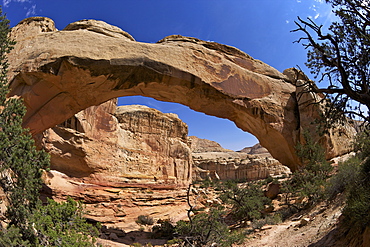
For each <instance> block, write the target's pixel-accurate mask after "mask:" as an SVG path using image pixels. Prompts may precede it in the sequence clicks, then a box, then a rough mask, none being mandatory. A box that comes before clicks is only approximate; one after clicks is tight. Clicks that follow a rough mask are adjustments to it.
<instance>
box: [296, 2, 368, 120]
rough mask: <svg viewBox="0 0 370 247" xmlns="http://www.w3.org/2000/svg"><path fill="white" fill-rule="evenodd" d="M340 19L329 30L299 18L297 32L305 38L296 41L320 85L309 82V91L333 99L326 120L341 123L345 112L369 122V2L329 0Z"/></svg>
mask: <svg viewBox="0 0 370 247" xmlns="http://www.w3.org/2000/svg"><path fill="white" fill-rule="evenodd" d="M326 2H327V3H329V4H330V5H331V6H332V8H333V12H334V14H335V15H336V16H337V21H334V22H333V23H332V24H331V25H330V27H329V29H328V31H327V32H326V31H324V27H323V25H318V24H316V23H315V22H314V21H313V20H312V19H310V18H308V19H307V20H304V19H302V18H300V17H298V21H296V22H295V23H296V25H297V27H298V28H297V29H296V30H293V32H297V31H302V32H303V33H304V36H303V37H301V38H300V39H299V40H298V41H297V42H298V43H299V42H301V43H303V45H304V47H305V48H306V49H308V53H307V57H308V60H307V63H306V65H307V67H308V68H309V69H310V70H311V73H313V74H314V75H315V78H316V79H319V82H322V81H326V82H327V83H328V85H327V86H324V87H321V88H319V87H317V86H316V85H314V83H312V82H309V84H310V85H309V86H310V87H309V88H310V91H314V92H316V93H323V94H325V95H326V96H327V98H329V99H330V102H331V104H328V108H327V109H328V110H327V112H326V113H327V114H326V118H327V120H329V123H330V122H333V121H330V120H338V118H340V117H341V116H343V113H344V114H346V115H347V116H350V117H358V118H360V119H362V120H364V121H365V122H367V123H369V122H370V116H369V110H370V1H369V0H326Z"/></svg>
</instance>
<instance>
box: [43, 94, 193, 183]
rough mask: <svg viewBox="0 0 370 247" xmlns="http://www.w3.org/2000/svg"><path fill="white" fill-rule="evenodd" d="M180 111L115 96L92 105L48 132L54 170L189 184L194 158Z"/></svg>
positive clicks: (118, 180) (110, 178)
mask: <svg viewBox="0 0 370 247" xmlns="http://www.w3.org/2000/svg"><path fill="white" fill-rule="evenodd" d="M187 132H188V129H187V125H186V124H185V123H184V122H182V121H181V120H180V119H179V118H178V117H177V115H176V114H170V113H169V114H164V113H161V112H159V111H157V110H155V109H151V108H148V107H145V106H138V105H136V106H120V107H117V109H116V100H111V101H108V102H105V103H103V104H102V105H100V106H92V107H90V108H87V109H85V110H83V111H81V112H79V113H77V114H76V115H75V116H74V117H72V118H70V119H68V120H67V121H65V122H64V123H62V124H60V125H59V126H56V127H54V128H51V129H48V130H46V131H45V132H44V134H43V138H42V141H41V142H42V144H41V145H42V146H43V147H44V148H45V149H46V151H47V152H49V153H50V155H51V169H54V170H58V171H60V172H63V173H64V174H66V175H68V176H73V177H79V178H85V180H92V181H93V180H94V181H95V180H98V181H100V183H105V184H106V183H111V182H113V183H118V184H119V183H143V184H168V185H169V184H174V185H179V186H181V185H186V184H187V183H189V182H190V179H191V171H192V169H191V168H192V160H191V150H190V147H189V146H190V144H189V143H188V139H187Z"/></svg>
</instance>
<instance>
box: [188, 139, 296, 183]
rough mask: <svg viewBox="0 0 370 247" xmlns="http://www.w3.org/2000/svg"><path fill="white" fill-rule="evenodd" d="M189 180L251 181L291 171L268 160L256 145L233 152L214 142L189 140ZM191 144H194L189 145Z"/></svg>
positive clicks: (267, 156) (263, 149)
mask: <svg viewBox="0 0 370 247" xmlns="http://www.w3.org/2000/svg"><path fill="white" fill-rule="evenodd" d="M191 140H192V146H191V147H192V150H193V161H194V173H193V180H199V179H206V178H211V179H216V180H218V179H220V180H239V181H252V180H258V179H265V178H268V177H279V176H283V175H289V174H290V173H291V171H290V170H289V168H288V167H286V166H283V165H282V164H281V163H280V162H279V161H277V160H276V159H274V158H272V157H271V155H270V154H269V153H268V151H267V150H266V149H265V148H263V147H262V146H261V145H260V144H256V145H255V146H253V147H251V148H245V149H243V150H244V152H242V151H240V152H234V151H232V150H227V149H223V148H222V147H221V145H220V144H218V143H217V142H213V141H209V140H205V139H199V138H196V137H191ZM193 142H194V144H193Z"/></svg>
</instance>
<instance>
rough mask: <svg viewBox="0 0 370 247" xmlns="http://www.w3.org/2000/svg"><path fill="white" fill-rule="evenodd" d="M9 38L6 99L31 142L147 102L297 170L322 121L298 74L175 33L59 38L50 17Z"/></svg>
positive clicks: (71, 33) (94, 24) (86, 24)
mask: <svg viewBox="0 0 370 247" xmlns="http://www.w3.org/2000/svg"><path fill="white" fill-rule="evenodd" d="M11 37H12V38H14V39H15V40H16V41H17V44H16V45H15V47H14V49H13V50H12V52H11V54H9V63H10V67H9V81H10V88H11V93H10V95H9V96H21V97H23V99H24V101H25V104H26V106H27V114H26V116H25V119H24V125H25V127H28V128H30V130H31V132H32V133H33V134H37V133H41V132H42V131H44V130H46V129H48V128H50V127H53V126H55V125H56V124H60V123H62V122H64V121H65V120H67V119H69V118H71V117H72V116H73V115H74V114H76V113H77V112H79V111H81V110H84V109H86V108H88V107H90V106H93V105H99V104H101V103H103V102H106V101H107V100H110V99H112V98H116V97H119V96H130V95H143V96H147V97H152V98H155V99H158V100H162V101H170V102H177V103H181V104H184V105H187V106H189V107H190V108H191V109H194V110H196V111H200V112H204V113H206V114H208V115H213V116H216V117H220V118H227V119H230V120H231V121H233V122H234V123H235V124H236V125H237V126H238V127H239V128H241V129H242V130H244V131H247V132H250V133H252V134H253V135H255V136H256V137H257V138H258V139H259V141H260V143H261V144H262V145H263V146H264V147H266V148H267V149H268V150H269V152H270V153H271V154H272V156H273V157H274V158H276V159H277V160H279V161H280V162H281V163H282V164H284V165H287V166H289V167H290V168H291V169H297V167H298V166H299V165H300V162H299V159H298V158H297V156H296V154H295V151H294V147H295V145H296V144H297V143H298V142H300V141H302V138H301V137H302V131H304V130H305V129H311V128H312V126H311V125H312V124H311V123H312V122H313V121H314V120H315V119H317V116H316V115H315V114H313V113H312V111H311V110H309V108H307V109H308V111H309V112H308V113H307V112H306V111H305V110H303V111H302V107H300V104H299V99H298V98H297V87H296V82H297V78H296V77H295V76H294V73H293V74H292V73H285V74H282V73H280V72H279V71H277V70H276V69H274V68H272V67H270V66H268V65H267V64H265V63H263V62H261V61H259V60H256V59H253V58H252V57H250V56H249V55H247V54H245V53H244V52H242V51H240V50H238V49H236V48H234V47H230V46H226V45H222V44H218V43H215V42H206V41H201V40H199V39H195V38H189V37H183V36H178V35H175V36H169V37H166V38H164V39H162V40H161V41H160V42H158V43H156V44H148V43H141V42H136V41H134V39H133V38H132V37H131V36H130V35H129V34H127V33H126V32H124V31H123V30H121V29H119V28H117V27H114V26H111V25H109V24H106V23H104V22H101V21H94V20H83V21H79V22H76V23H72V24H70V25H68V26H67V28H65V29H64V30H61V31H57V30H56V28H55V26H54V23H53V21H52V20H50V19H48V18H43V17H37V18H29V19H26V20H24V21H22V22H20V24H19V25H17V26H16V27H14V28H13V30H12V33H11ZM301 81H302V80H301ZM314 110H317V109H314ZM303 115H304V116H303ZM342 136H343V135H342ZM346 138H347V137H346ZM316 139H319V137H318V136H316ZM322 143H323V145H324V146H325V147H326V148H327V151H328V152H327V153H328V154H329V156H335V155H339V154H341V153H344V152H347V151H348V150H349V142H341V145H336V144H333V143H335V140H334V138H333V136H332V135H327V136H326V137H325V138H324V139H322ZM342 144H343V145H342Z"/></svg>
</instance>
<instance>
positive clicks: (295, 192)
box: [283, 132, 333, 207]
mask: <svg viewBox="0 0 370 247" xmlns="http://www.w3.org/2000/svg"><path fill="white" fill-rule="evenodd" d="M303 136H304V139H305V143H304V144H298V145H297V147H296V150H297V155H298V156H299V157H300V158H301V160H302V162H303V164H304V166H303V167H302V168H301V169H299V170H297V171H295V172H294V173H293V174H292V176H291V179H289V180H287V181H286V182H285V183H284V185H283V188H284V189H283V192H286V193H288V194H290V195H291V196H292V197H301V198H305V197H306V198H307V199H308V200H307V201H303V202H302V203H301V205H296V206H298V207H305V206H309V205H312V204H313V203H316V202H317V201H319V200H321V199H323V197H324V195H325V186H326V184H327V179H328V178H329V175H330V172H331V171H332V170H333V167H332V166H331V165H330V164H329V163H328V162H327V161H326V159H325V151H324V149H323V148H322V146H321V145H320V144H319V143H315V142H314V141H313V139H312V138H311V136H310V134H309V133H308V132H305V133H303Z"/></svg>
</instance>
